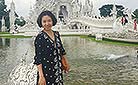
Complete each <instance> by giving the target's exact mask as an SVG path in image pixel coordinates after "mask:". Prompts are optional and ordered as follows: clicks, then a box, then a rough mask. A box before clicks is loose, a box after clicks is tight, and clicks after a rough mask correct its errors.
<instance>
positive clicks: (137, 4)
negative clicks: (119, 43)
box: [5, 0, 138, 17]
mask: <svg viewBox="0 0 138 85" xmlns="http://www.w3.org/2000/svg"><path fill="white" fill-rule="evenodd" d="M13 1H14V2H15V7H16V12H17V13H18V15H19V16H24V17H26V16H27V15H28V13H29V8H30V5H33V4H34V3H35V1H36V0H13ZM80 1H82V2H83V1H84V0H80ZM92 1H93V4H94V10H95V12H98V8H100V7H101V6H102V5H104V4H113V3H115V4H119V5H123V6H124V7H126V8H130V9H132V11H133V10H134V9H136V8H137V9H138V0H92ZM11 2H12V0H5V3H6V5H7V6H8V8H9V7H10V3H11Z"/></svg>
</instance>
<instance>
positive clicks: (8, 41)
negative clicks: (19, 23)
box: [0, 38, 10, 47]
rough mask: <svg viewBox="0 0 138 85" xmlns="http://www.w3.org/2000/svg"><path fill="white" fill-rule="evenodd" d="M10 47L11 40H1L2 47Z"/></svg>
mask: <svg viewBox="0 0 138 85" xmlns="http://www.w3.org/2000/svg"><path fill="white" fill-rule="evenodd" d="M3 46H10V39H7V38H0V47H3Z"/></svg>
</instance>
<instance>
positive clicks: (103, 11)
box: [99, 4, 124, 17]
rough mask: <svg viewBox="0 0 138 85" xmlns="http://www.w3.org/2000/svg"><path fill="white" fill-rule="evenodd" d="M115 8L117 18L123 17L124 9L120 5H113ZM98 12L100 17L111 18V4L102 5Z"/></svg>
mask: <svg viewBox="0 0 138 85" xmlns="http://www.w3.org/2000/svg"><path fill="white" fill-rule="evenodd" d="M115 6H116V11H117V17H120V16H123V15H124V14H123V10H124V7H123V6H122V5H115ZM99 10H100V15H101V16H103V17H107V16H113V15H112V14H111V12H112V10H113V4H108V5H103V6H102V7H101V8H99Z"/></svg>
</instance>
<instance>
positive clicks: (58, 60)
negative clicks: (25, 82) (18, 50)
mask: <svg viewBox="0 0 138 85" xmlns="http://www.w3.org/2000/svg"><path fill="white" fill-rule="evenodd" d="M56 23H57V19H56V18H55V16H54V15H53V14H52V13H51V12H50V11H44V12H42V13H41V14H40V15H39V16H38V19H37V24H38V26H39V27H42V28H43V30H42V31H41V32H40V33H39V34H38V35H37V37H36V39H35V43H34V44H35V57H34V60H35V61H34V64H36V65H37V68H38V73H37V85H63V75H62V73H63V70H64V71H65V72H68V71H69V65H68V62H67V59H66V57H65V56H66V52H65V49H64V47H63V45H62V42H61V39H60V35H59V32H57V31H53V30H52V26H54V25H56Z"/></svg>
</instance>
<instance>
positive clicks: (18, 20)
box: [14, 18, 26, 27]
mask: <svg viewBox="0 0 138 85" xmlns="http://www.w3.org/2000/svg"><path fill="white" fill-rule="evenodd" d="M25 24H26V21H25V20H24V19H23V18H16V19H15V22H14V25H18V26H21V27H22V26H24V25H25Z"/></svg>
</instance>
